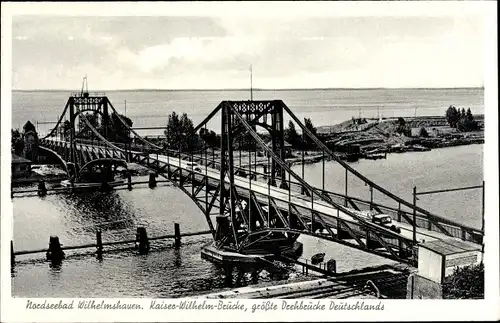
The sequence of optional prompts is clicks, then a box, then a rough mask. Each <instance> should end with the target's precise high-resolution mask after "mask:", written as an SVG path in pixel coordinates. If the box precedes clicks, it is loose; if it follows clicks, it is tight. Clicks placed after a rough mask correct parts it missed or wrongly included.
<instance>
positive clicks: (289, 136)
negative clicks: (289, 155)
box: [284, 120, 299, 148]
mask: <svg viewBox="0 0 500 323" xmlns="http://www.w3.org/2000/svg"><path fill="white" fill-rule="evenodd" d="M284 137H285V140H286V141H288V143H290V145H292V147H294V148H295V147H296V146H297V145H298V144H299V134H298V133H297V130H295V124H294V123H293V121H292V120H290V121H289V122H288V128H286V129H285V133H284Z"/></svg>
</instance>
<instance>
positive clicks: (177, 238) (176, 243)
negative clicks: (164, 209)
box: [174, 223, 181, 249]
mask: <svg viewBox="0 0 500 323" xmlns="http://www.w3.org/2000/svg"><path fill="white" fill-rule="evenodd" d="M174 232H175V239H174V246H175V249H179V248H180V247H181V228H180V226H179V223H174Z"/></svg>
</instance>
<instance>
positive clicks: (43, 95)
mask: <svg viewBox="0 0 500 323" xmlns="http://www.w3.org/2000/svg"><path fill="white" fill-rule="evenodd" d="M97 90H98V89H96V91H97ZM91 91H92V89H91ZM69 94H70V93H68V92H64V91H61V92H54V91H41V92H19V91H13V93H12V125H13V126H14V127H22V126H23V125H24V123H25V122H26V120H28V119H29V120H31V121H32V122H33V124H35V123H36V122H37V121H45V122H47V121H50V122H53V121H57V119H58V118H59V115H60V114H61V113H62V111H63V109H64V106H65V104H66V101H67V100H68V96H69ZM106 94H107V95H108V97H109V99H110V100H111V102H112V104H113V106H114V107H115V108H116V109H117V110H118V111H119V112H120V113H125V112H126V114H127V116H128V117H130V118H131V119H132V121H133V122H134V124H133V125H134V127H146V126H147V127H153V126H155V127H158V126H165V124H166V122H167V116H168V114H169V113H171V112H173V111H176V112H178V113H184V112H185V113H187V114H188V115H189V117H190V118H191V119H192V120H193V122H194V123H195V124H198V123H199V122H201V121H202V120H203V119H205V117H206V116H207V115H208V114H209V113H210V112H211V111H212V110H213V109H215V107H217V105H218V104H219V103H220V102H221V101H222V100H247V99H249V93H248V91H110V92H107V93H106ZM253 97H254V99H255V100H276V99H279V100H283V102H285V104H286V105H287V106H288V107H289V108H290V109H291V110H292V111H293V113H294V114H295V115H296V116H297V117H298V118H300V119H303V118H304V117H308V118H311V120H312V121H313V123H314V125H316V126H327V125H334V124H337V123H340V122H343V121H345V120H348V119H351V117H353V116H356V117H357V116H358V115H359V113H361V114H362V116H363V117H366V118H376V117H377V116H378V115H379V113H380V116H382V117H409V116H413V115H415V113H416V114H417V115H419V116H422V115H425V116H444V113H445V111H446V108H447V107H448V106H450V105H455V106H456V107H458V108H462V107H463V108H465V109H467V108H468V107H470V108H471V109H472V112H473V113H474V114H481V113H484V90H483V89H480V88H471V89H359V90H352V89H331V90H300V91H297V90H265V91H262V90H255V91H254V92H253ZM125 101H127V105H126V106H127V111H125ZM284 118H285V120H284V121H285V124H286V123H287V122H288V119H289V118H288V116H287V115H286V114H285V116H284ZM51 127H53V125H51V124H48V125H40V126H39V132H47V130H48V129H50V128H51ZM207 127H208V128H213V129H214V130H215V131H220V129H219V128H220V118H219V117H218V116H215V117H214V119H213V120H212V121H211V122H210V123H209V124H208V125H207ZM138 132H139V133H141V134H162V133H163V131H162V130H138Z"/></svg>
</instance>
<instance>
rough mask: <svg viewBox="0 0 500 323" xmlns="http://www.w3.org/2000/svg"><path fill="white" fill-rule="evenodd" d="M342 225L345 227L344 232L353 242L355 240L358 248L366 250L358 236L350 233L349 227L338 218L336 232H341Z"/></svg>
mask: <svg viewBox="0 0 500 323" xmlns="http://www.w3.org/2000/svg"><path fill="white" fill-rule="evenodd" d="M342 225H343V226H344V227H345V229H346V231H347V232H348V233H349V235H350V236H351V237H352V238H353V239H354V240H356V242H357V243H358V244H359V245H360V246H362V247H363V249H367V248H366V245H365V244H364V242H363V241H361V239H360V238H359V237H358V235H357V234H355V233H354V232H353V231H352V229H351V227H350V226H349V225H348V224H347V223H345V221H344V220H340V219H339V218H337V230H339V229H340V230H342V228H341V227H342Z"/></svg>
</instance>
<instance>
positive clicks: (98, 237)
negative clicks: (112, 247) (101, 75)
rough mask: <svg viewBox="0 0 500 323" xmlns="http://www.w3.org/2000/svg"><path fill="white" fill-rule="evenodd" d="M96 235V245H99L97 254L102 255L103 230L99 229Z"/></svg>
mask: <svg viewBox="0 0 500 323" xmlns="http://www.w3.org/2000/svg"><path fill="white" fill-rule="evenodd" d="M95 236H96V247H97V254H98V255H100V254H102V250H103V247H102V232H101V230H97V231H96V233H95Z"/></svg>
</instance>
